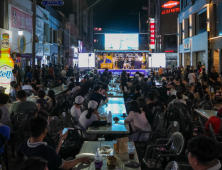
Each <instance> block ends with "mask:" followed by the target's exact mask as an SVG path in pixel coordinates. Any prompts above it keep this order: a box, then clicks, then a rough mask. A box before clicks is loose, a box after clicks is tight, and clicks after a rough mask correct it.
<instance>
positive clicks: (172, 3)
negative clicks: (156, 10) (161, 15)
mask: <svg viewBox="0 0 222 170" xmlns="http://www.w3.org/2000/svg"><path fill="white" fill-rule="evenodd" d="M179 4H180V2H178V1H169V2H167V3H165V4H163V5H162V8H173V7H175V6H177V5H179Z"/></svg>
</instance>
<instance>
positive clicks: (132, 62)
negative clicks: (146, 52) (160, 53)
mask: <svg viewBox="0 0 222 170" xmlns="http://www.w3.org/2000/svg"><path fill="white" fill-rule="evenodd" d="M134 65H135V57H133V58H132V60H131V69H134Z"/></svg>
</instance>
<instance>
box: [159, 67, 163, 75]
mask: <svg viewBox="0 0 222 170" xmlns="http://www.w3.org/2000/svg"><path fill="white" fill-rule="evenodd" d="M162 74H163V68H162V67H161V66H160V68H159V72H158V75H162Z"/></svg>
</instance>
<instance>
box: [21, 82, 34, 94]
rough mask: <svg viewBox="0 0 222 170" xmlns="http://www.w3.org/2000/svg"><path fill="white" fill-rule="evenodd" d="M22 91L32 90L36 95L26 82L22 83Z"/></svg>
mask: <svg viewBox="0 0 222 170" xmlns="http://www.w3.org/2000/svg"><path fill="white" fill-rule="evenodd" d="M22 90H32V91H33V92H34V93H36V91H35V90H34V89H33V88H32V86H31V85H30V84H29V81H28V80H25V81H24V86H23V87H22Z"/></svg>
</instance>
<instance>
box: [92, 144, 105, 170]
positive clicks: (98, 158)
mask: <svg viewBox="0 0 222 170" xmlns="http://www.w3.org/2000/svg"><path fill="white" fill-rule="evenodd" d="M94 163H95V169H101V168H102V166H103V160H102V156H101V155H100V154H99V148H98V149H97V151H96V156H95V162H94Z"/></svg>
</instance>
